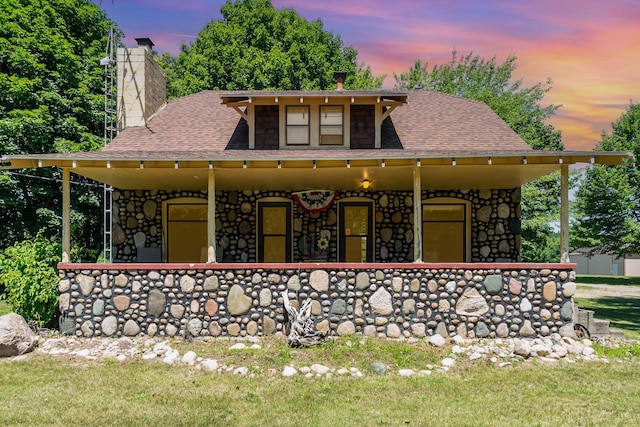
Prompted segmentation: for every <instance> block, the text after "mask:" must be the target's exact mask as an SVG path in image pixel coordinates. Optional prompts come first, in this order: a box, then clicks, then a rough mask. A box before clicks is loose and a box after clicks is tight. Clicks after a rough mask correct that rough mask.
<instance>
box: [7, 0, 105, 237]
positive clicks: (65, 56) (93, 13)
mask: <svg viewBox="0 0 640 427" xmlns="http://www.w3.org/2000/svg"><path fill="white" fill-rule="evenodd" d="M0 22H2V24H1V25H0V155H11V154H23V153H56V152H73V151H89V150H95V149H99V148H101V146H102V138H101V136H102V135H103V114H104V113H103V109H104V108H103V103H104V101H103V84H104V83H103V69H102V67H101V66H100V59H101V58H102V57H104V55H105V46H106V36H107V34H108V29H109V26H110V21H109V20H108V19H107V17H106V15H105V14H104V12H103V11H101V10H100V8H99V7H98V6H96V5H94V4H92V3H89V2H87V1H86V0H4V1H2V2H0ZM59 178H60V174H59V172H58V171H56V170H47V169H38V170H33V171H21V172H20V173H6V172H5V173H0V247H6V246H8V245H11V244H12V243H13V242H14V241H16V240H18V239H20V238H22V233H23V232H24V231H30V232H31V233H32V234H35V232H37V231H38V230H40V229H41V228H42V227H43V226H47V225H55V223H56V221H58V222H59V217H60V213H61V200H60V199H61V187H60V183H59ZM74 180H75V177H74ZM77 180H78V181H80V182H81V183H82V184H83V185H81V186H77V187H74V194H75V196H76V197H74V198H73V209H74V215H75V218H76V219H78V220H79V221H80V223H81V224H86V225H88V226H90V228H91V229H92V230H93V233H90V237H89V235H85V236H83V237H85V240H83V244H84V246H94V247H95V246H96V245H97V241H99V240H100V241H101V239H100V236H99V233H96V230H99V229H100V225H99V224H100V223H101V222H100V221H101V215H100V205H99V203H98V204H97V205H96V200H100V199H99V198H97V193H96V191H98V189H97V188H95V187H89V186H86V185H84V184H86V180H83V179H81V178H77ZM57 232H59V229H58V228H53V227H50V228H49V231H48V232H47V235H52V234H54V233H57ZM96 235H98V236H96ZM77 237H80V236H77V235H76V236H74V238H77Z"/></svg>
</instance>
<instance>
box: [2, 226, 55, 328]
mask: <svg viewBox="0 0 640 427" xmlns="http://www.w3.org/2000/svg"><path fill="white" fill-rule="evenodd" d="M59 256H60V243H59V242H56V241H53V240H51V239H49V238H47V237H44V236H43V235H42V233H38V234H37V235H36V236H35V237H31V236H29V235H28V234H26V235H25V236H24V240H22V241H20V242H17V243H16V244H15V245H13V246H10V247H8V248H6V250H5V251H4V252H3V253H1V254H0V286H1V287H3V288H4V289H5V292H4V295H2V294H0V299H2V298H5V297H6V299H7V302H8V303H9V305H11V307H12V308H13V310H14V311H15V312H16V313H18V314H19V315H21V316H22V317H24V318H25V319H26V320H27V321H30V322H34V323H36V324H37V325H39V326H56V325H55V320H56V319H57V313H58V283H59V282H60V279H59V277H58V273H57V270H56V265H57V263H58V261H59Z"/></svg>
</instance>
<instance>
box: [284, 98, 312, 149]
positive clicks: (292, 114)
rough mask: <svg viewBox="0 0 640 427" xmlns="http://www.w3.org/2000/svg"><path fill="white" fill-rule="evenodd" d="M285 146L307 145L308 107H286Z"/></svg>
mask: <svg viewBox="0 0 640 427" xmlns="http://www.w3.org/2000/svg"><path fill="white" fill-rule="evenodd" d="M287 145H309V106H308V105H296V106H291V105H290V106H287Z"/></svg>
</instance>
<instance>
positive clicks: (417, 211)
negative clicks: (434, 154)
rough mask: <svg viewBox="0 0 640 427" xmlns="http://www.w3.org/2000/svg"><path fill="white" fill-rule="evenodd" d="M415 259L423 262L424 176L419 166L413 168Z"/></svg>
mask: <svg viewBox="0 0 640 427" xmlns="http://www.w3.org/2000/svg"><path fill="white" fill-rule="evenodd" d="M413 260H414V262H422V178H421V176H420V167H418V166H416V167H414V168H413Z"/></svg>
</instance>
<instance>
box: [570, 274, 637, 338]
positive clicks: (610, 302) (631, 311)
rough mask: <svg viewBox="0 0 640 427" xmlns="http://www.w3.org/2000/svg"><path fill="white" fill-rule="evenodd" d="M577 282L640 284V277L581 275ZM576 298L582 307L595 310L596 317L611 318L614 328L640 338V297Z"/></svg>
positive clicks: (614, 284) (629, 335) (627, 336)
mask: <svg viewBox="0 0 640 427" xmlns="http://www.w3.org/2000/svg"><path fill="white" fill-rule="evenodd" d="M576 283H578V285H580V284H604V285H613V286H616V285H626V286H640V277H625V276H590V275H579V276H577V277H576ZM574 299H575V301H576V302H577V303H578V306H579V307H580V308H582V309H585V310H593V311H594V312H595V317H596V318H598V319H602V320H609V321H610V322H611V327H612V328H614V329H620V330H622V331H624V333H625V337H626V338H629V339H635V340H640V298H629V297H619V296H611V297H601V298H574Z"/></svg>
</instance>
